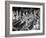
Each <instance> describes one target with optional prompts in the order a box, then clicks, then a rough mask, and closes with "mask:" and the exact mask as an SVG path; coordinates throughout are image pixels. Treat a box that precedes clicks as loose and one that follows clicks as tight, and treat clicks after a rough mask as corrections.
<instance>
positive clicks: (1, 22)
mask: <svg viewBox="0 0 46 38" xmlns="http://www.w3.org/2000/svg"><path fill="white" fill-rule="evenodd" d="M14 1H15V0H14ZM16 1H26V2H44V3H45V10H46V0H16ZM45 12H46V11H45ZM45 15H46V13H45ZM45 19H46V17H45ZM45 22H46V20H45ZM45 25H46V24H45ZM45 27H46V26H45ZM4 36H5V0H0V38H5V37H4ZM14 38H15V37H14ZM16 38H46V28H45V35H40V36H24V37H16Z"/></svg>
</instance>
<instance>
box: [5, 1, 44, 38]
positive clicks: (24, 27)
mask: <svg viewBox="0 0 46 38" xmlns="http://www.w3.org/2000/svg"><path fill="white" fill-rule="evenodd" d="M5 4H6V10H5V11H6V27H5V28H6V29H5V31H6V36H10V37H11V36H13V37H15V36H29V35H30V36H31V35H43V34H44V3H33V2H15V1H10V2H9V1H7V2H6V3H5Z"/></svg>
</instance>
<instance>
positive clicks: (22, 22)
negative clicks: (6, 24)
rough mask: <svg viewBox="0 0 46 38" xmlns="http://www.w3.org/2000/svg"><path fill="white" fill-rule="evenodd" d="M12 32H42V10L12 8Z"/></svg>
mask: <svg viewBox="0 0 46 38" xmlns="http://www.w3.org/2000/svg"><path fill="white" fill-rule="evenodd" d="M12 12H13V13H12V15H13V16H12V31H29V30H40V8H29V7H12Z"/></svg>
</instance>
